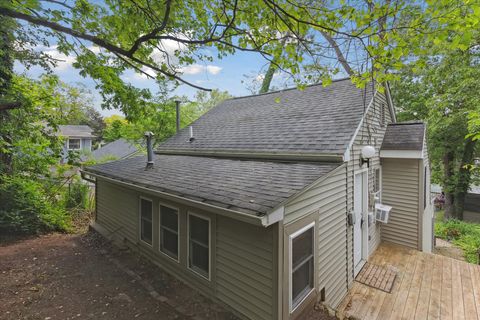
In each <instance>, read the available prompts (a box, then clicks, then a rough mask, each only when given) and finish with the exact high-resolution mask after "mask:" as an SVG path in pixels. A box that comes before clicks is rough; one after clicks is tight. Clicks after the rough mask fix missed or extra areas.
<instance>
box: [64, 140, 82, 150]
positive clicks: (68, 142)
mask: <svg viewBox="0 0 480 320" xmlns="http://www.w3.org/2000/svg"><path fill="white" fill-rule="evenodd" d="M70 140H78V141H79V143H78V148H70ZM67 149H68V150H72V151H76V150H82V139H81V138H68V141H67Z"/></svg>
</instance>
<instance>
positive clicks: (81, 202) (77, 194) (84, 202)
mask: <svg viewBox="0 0 480 320" xmlns="http://www.w3.org/2000/svg"><path fill="white" fill-rule="evenodd" d="M89 198H90V188H89V186H88V185H87V184H85V183H83V182H82V181H79V180H78V179H73V181H72V182H71V183H69V184H68V186H67V187H66V188H65V191H64V194H63V201H64V204H65V208H66V209H68V210H71V209H82V210H85V209H88V208H89Z"/></svg>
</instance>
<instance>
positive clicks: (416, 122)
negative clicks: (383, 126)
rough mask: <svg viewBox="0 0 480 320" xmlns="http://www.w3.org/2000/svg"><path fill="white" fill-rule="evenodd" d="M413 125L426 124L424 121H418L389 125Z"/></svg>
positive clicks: (390, 124) (391, 124)
mask: <svg viewBox="0 0 480 320" xmlns="http://www.w3.org/2000/svg"><path fill="white" fill-rule="evenodd" d="M412 124H425V122H424V121H421V120H418V121H412V122H396V123H389V124H388V125H389V126H407V125H412Z"/></svg>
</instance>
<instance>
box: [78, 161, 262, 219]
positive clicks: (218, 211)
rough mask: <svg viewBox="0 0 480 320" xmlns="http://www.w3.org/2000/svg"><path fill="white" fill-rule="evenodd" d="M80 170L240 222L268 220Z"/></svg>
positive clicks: (83, 171)
mask: <svg viewBox="0 0 480 320" xmlns="http://www.w3.org/2000/svg"><path fill="white" fill-rule="evenodd" d="M80 172H81V173H82V175H83V174H88V175H89V176H92V177H95V178H99V179H103V180H106V181H108V182H111V183H114V184H116V185H120V186H124V187H129V188H131V189H134V190H139V191H142V192H146V193H149V194H152V195H157V196H160V197H162V198H163V199H165V200H170V201H173V202H177V203H181V204H184V205H189V206H195V207H197V208H199V209H201V210H205V211H209V212H212V213H216V214H219V215H222V216H225V217H228V218H232V219H235V220H239V221H242V222H246V223H249V224H253V225H257V226H263V227H266V225H265V223H266V221H268V217H265V215H259V216H255V215H252V214H248V213H245V212H241V211H236V210H231V209H226V208H222V207H218V206H214V205H211V204H208V203H205V202H201V201H196V200H193V199H188V198H184V197H181V196H177V195H174V194H170V193H167V192H163V191H159V190H155V189H152V188H148V187H146V186H142V185H138V184H135V183H131V182H127V181H123V180H120V179H116V178H113V177H110V176H108V175H104V174H100V173H96V172H93V171H90V170H88V169H83V170H80ZM270 220H271V219H270Z"/></svg>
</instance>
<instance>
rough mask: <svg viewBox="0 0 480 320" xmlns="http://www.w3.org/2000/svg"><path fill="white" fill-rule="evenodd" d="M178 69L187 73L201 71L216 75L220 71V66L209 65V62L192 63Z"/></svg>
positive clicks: (191, 73) (192, 73)
mask: <svg viewBox="0 0 480 320" xmlns="http://www.w3.org/2000/svg"><path fill="white" fill-rule="evenodd" d="M178 71H179V72H181V73H183V74H188V75H194V74H199V73H202V72H205V73H209V74H213V75H217V74H219V73H220V71H222V67H219V66H215V65H211V64H209V65H206V66H202V65H200V64H192V65H189V66H186V67H181V68H179V69H178Z"/></svg>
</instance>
